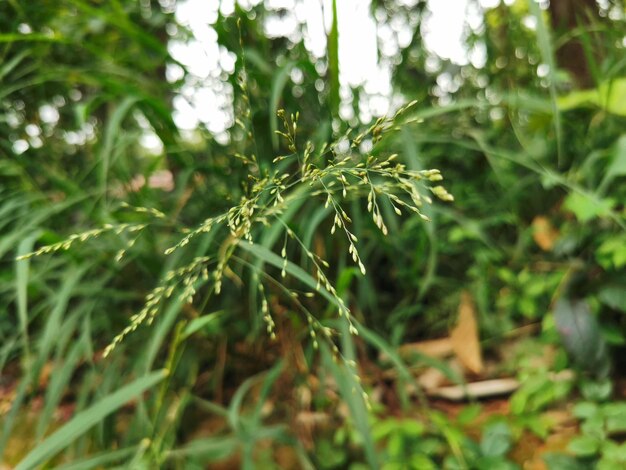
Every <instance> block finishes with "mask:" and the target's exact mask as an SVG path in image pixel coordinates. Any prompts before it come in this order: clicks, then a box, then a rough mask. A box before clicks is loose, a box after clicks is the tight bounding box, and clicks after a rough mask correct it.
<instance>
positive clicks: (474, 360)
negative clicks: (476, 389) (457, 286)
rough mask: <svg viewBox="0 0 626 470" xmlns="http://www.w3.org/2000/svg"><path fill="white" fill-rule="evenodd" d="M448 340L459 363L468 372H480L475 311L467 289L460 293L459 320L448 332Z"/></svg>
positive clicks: (481, 360) (481, 362) (480, 363)
mask: <svg viewBox="0 0 626 470" xmlns="http://www.w3.org/2000/svg"><path fill="white" fill-rule="evenodd" d="M450 340H451V341H452V349H453V350H454V352H455V354H456V356H457V357H458V358H459V360H460V361H461V363H462V364H463V365H464V366H465V367H466V368H467V369H468V370H469V371H470V372H473V373H474V374H480V373H481V372H482V370H483V358H482V354H481V351H480V341H479V338H478V325H477V323H476V311H475V309H474V301H473V300H472V296H471V295H470V294H469V292H467V291H463V292H462V293H461V303H460V304H459V320H458V323H457V325H456V326H455V327H454V329H453V330H452V331H451V332H450Z"/></svg>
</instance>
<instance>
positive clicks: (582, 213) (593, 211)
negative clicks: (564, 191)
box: [563, 193, 615, 222]
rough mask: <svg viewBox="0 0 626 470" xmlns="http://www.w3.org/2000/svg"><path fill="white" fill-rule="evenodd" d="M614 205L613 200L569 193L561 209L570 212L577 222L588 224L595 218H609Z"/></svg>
mask: <svg viewBox="0 0 626 470" xmlns="http://www.w3.org/2000/svg"><path fill="white" fill-rule="evenodd" d="M614 205H615V201H614V200H613V199H609V198H600V197H597V196H595V195H593V196H589V195H585V194H580V193H571V194H570V195H569V196H567V198H565V203H564V204H563V207H564V208H565V209H567V210H568V211H570V212H572V213H573V214H574V215H575V216H576V218H577V219H578V220H579V221H581V222H589V221H590V220H592V219H595V218H596V217H607V216H609V215H610V214H611V209H613V206H614Z"/></svg>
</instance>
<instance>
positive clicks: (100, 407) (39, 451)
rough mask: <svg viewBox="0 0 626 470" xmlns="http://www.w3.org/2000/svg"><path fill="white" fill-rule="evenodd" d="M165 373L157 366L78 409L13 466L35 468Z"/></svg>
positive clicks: (162, 377) (165, 371) (150, 385)
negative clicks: (152, 370) (95, 401)
mask: <svg viewBox="0 0 626 470" xmlns="http://www.w3.org/2000/svg"><path fill="white" fill-rule="evenodd" d="M167 374H168V372H167V370H160V371H156V372H153V373H151V374H149V375H147V376H145V377H140V378H139V379H137V380H135V381H134V382H132V383H130V384H128V385H126V386H124V387H122V388H120V389H119V390H117V391H116V392H114V393H112V394H110V395H108V396H106V397H105V398H103V399H102V400H100V401H98V402H97V403H95V404H94V405H92V406H90V407H89V408H88V409H86V410H84V411H82V412H80V413H79V414H78V415H76V416H75V417H74V418H72V419H71V420H70V421H69V422H68V423H67V424H65V425H63V426H61V427H60V428H59V429H58V430H57V431H55V432H54V433H53V434H51V435H50V436H49V437H47V438H46V439H44V440H43V441H42V442H41V443H40V444H39V445H37V447H35V448H34V449H33V450H32V451H30V452H29V453H28V455H26V456H25V457H24V458H23V459H22V461H21V462H20V463H19V464H18V465H17V466H16V467H15V470H29V469H32V468H37V467H38V466H40V464H42V463H43V462H45V461H46V460H48V459H50V458H51V457H53V456H54V455H56V454H57V453H58V452H60V451H61V450H63V449H64V448H65V447H67V446H68V445H70V444H71V443H72V442H73V441H74V440H75V439H76V438H78V437H79V436H81V435H82V434H83V433H85V432H87V431H88V430H89V429H90V428H91V427H92V426H95V425H96V424H97V423H99V422H100V421H102V420H103V419H104V418H105V417H106V416H108V415H109V414H111V413H113V412H114V411H115V410H117V409H118V408H120V407H121V406H123V405H124V404H126V403H128V402H129V401H130V400H132V399H133V398H135V397H137V396H138V395H140V394H142V393H143V392H145V391H146V390H149V389H150V388H152V387H153V386H154V385H156V384H157V383H159V382H160V381H162V380H163V379H165V377H167Z"/></svg>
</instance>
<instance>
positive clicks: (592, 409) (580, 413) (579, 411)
mask: <svg viewBox="0 0 626 470" xmlns="http://www.w3.org/2000/svg"><path fill="white" fill-rule="evenodd" d="M597 412H598V405H596V404H595V403H593V402H589V401H583V402H581V403H577V404H576V405H575V406H574V409H573V410H572V413H573V414H574V416H576V417H577V418H581V419H585V418H590V417H591V416H593V415H595V414H596V413H597Z"/></svg>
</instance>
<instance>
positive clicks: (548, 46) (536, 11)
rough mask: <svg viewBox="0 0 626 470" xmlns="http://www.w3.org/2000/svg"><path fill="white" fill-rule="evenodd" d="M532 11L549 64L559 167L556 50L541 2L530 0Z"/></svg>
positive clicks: (560, 130) (543, 55)
mask: <svg viewBox="0 0 626 470" xmlns="http://www.w3.org/2000/svg"><path fill="white" fill-rule="evenodd" d="M528 5H529V8H530V12H531V13H532V14H533V15H534V16H535V18H536V20H537V43H538V45H539V52H540V53H541V58H542V60H543V62H544V63H545V64H547V65H548V68H549V70H548V80H549V82H550V84H549V86H550V102H551V103H550V104H551V105H552V116H553V118H554V132H555V134H556V148H557V160H556V164H557V167H560V166H561V162H562V158H563V128H562V125H561V112H560V111H559V105H558V96H557V93H556V61H555V60H554V51H553V48H552V40H551V38H550V32H549V30H548V27H547V26H546V23H545V21H544V16H543V12H542V10H541V8H540V7H539V3H537V2H536V0H528Z"/></svg>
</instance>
